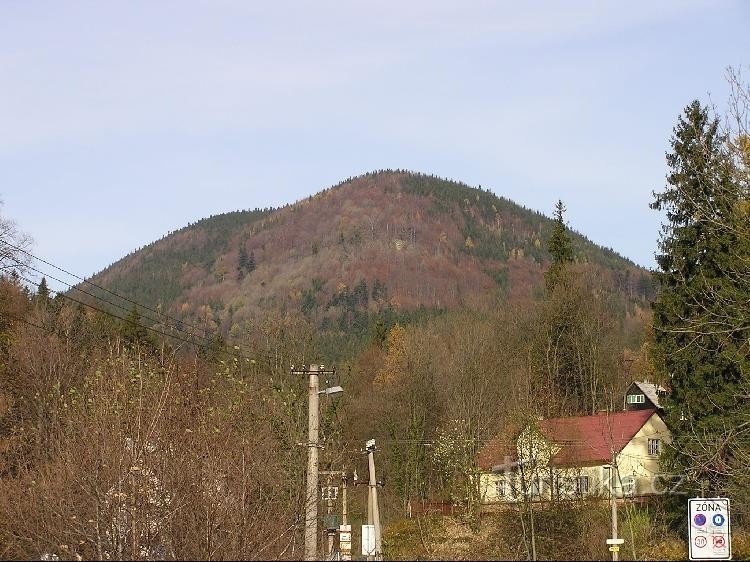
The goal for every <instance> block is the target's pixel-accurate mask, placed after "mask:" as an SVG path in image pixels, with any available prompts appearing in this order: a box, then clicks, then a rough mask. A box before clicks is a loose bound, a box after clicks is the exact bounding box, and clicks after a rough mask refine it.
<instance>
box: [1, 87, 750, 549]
mask: <svg viewBox="0 0 750 562" xmlns="http://www.w3.org/2000/svg"><path fill="white" fill-rule="evenodd" d="M732 76H734V75H732ZM730 84H731V86H732V99H731V101H732V103H730V111H729V113H728V114H727V115H723V116H722V115H714V114H713V113H712V112H711V111H710V110H709V109H707V108H705V107H703V106H702V105H701V104H700V103H699V102H692V103H691V104H689V105H688V106H687V107H686V108H685V110H684V112H683V113H682V114H681V115H680V116H679V118H678V120H677V123H676V125H675V128H674V134H673V136H672V138H671V140H670V146H671V148H670V152H669V153H668V155H667V180H666V184H665V185H664V186H662V187H658V188H657V189H656V191H655V193H654V199H653V203H652V206H653V208H654V209H655V211H657V212H661V213H662V216H663V221H664V222H663V228H662V231H661V233H654V237H655V238H657V236H658V238H659V242H658V246H657V247H655V251H656V255H657V263H658V268H657V270H656V271H653V272H649V271H646V270H644V269H642V268H640V267H638V266H636V265H635V264H633V263H632V262H630V261H628V260H627V259H625V258H623V257H621V256H619V255H617V254H616V253H615V252H613V251H612V250H609V249H605V248H601V247H599V246H597V245H595V244H594V243H593V242H591V241H589V240H588V239H586V238H585V237H584V236H582V235H581V234H579V233H577V232H575V231H574V230H572V229H571V228H570V226H569V225H568V223H567V221H566V218H565V206H564V204H563V202H562V201H557V202H556V201H551V202H550V209H551V210H553V212H552V217H551V218H547V217H545V216H543V215H541V214H540V213H536V212H533V211H529V210H527V209H523V208H521V207H519V206H517V205H515V204H514V203H512V202H511V201H509V200H507V199H503V198H500V197H497V196H496V195H495V194H494V193H493V192H492V191H490V190H489V189H483V188H481V187H476V188H473V187H469V186H466V185H464V184H461V183H459V182H455V181H451V180H446V179H441V178H436V177H433V176H429V175H424V174H417V173H413V172H407V171H402V170H395V171H379V172H373V173H370V174H365V175H363V176H359V177H357V178H350V179H348V180H346V181H344V182H342V183H341V184H339V185H337V186H333V187H331V188H329V189H326V190H323V191H321V192H320V193H318V194H316V195H314V196H311V197H309V198H308V199H305V200H302V201H298V202H296V203H294V204H290V205H287V206H285V207H283V208H280V209H256V210H254V211H237V212H232V213H227V214H224V215H219V216H214V217H209V218H207V219H204V220H202V221H199V222H197V223H195V224H191V225H188V226H186V227H185V228H183V229H181V230H178V231H176V232H171V233H168V234H167V235H166V236H165V237H164V238H162V239H161V240H158V241H156V242H154V243H153V244H150V245H148V246H146V247H144V248H140V249H138V250H136V251H134V252H133V253H131V254H130V255H128V256H125V257H124V258H123V259H122V260H120V261H118V262H117V263H115V264H112V265H111V266H110V267H108V268H106V269H105V270H104V271H102V272H101V273H100V274H98V275H96V276H95V277H93V278H91V279H80V278H79V279H77V280H76V281H75V282H72V281H70V278H67V279H68V283H69V284H68V285H67V288H60V290H59V291H56V290H51V289H50V285H51V283H50V282H49V281H50V280H53V279H56V280H58V281H59V280H60V279H64V276H63V274H64V273H68V274H69V273H70V272H65V270H63V269H61V267H62V266H61V265H60V264H54V263H53V261H54V260H52V259H51V258H49V259H46V260H45V259H41V258H40V257H39V256H37V255H36V254H35V253H34V249H33V244H32V242H31V239H30V238H29V236H27V235H26V234H25V233H24V232H23V230H22V228H21V227H20V226H19V225H17V224H15V223H14V222H13V220H12V218H10V217H0V271H2V276H0V558H3V559H46V560H52V559H55V560H56V559H61V560H62V559H71V560H74V559H75V560H81V559H97V560H113V559H299V558H301V557H302V555H303V531H304V509H305V505H306V502H307V501H308V499H307V498H306V496H305V470H306V469H305V467H306V454H307V449H306V448H305V447H304V446H303V445H304V444H305V442H306V441H307V431H308V428H307V401H308V396H307V382H308V381H307V380H306V379H305V378H304V377H301V376H299V375H294V374H292V370H293V368H294V366H303V365H310V364H325V365H327V366H334V365H335V374H333V375H331V376H330V377H328V378H327V379H326V380H324V381H321V385H323V384H325V385H326V386H333V385H340V386H342V387H343V388H344V393H343V394H342V395H341V396H340V397H335V398H334V397H330V398H329V397H326V396H323V397H321V427H320V435H321V443H322V446H323V447H322V448H321V449H320V452H319V455H320V467H321V469H322V470H328V471H343V472H345V473H346V474H348V475H350V476H351V477H352V478H353V475H354V473H355V471H356V473H357V474H358V476H359V480H360V481H363V480H366V478H367V457H366V456H365V455H363V454H362V450H363V447H364V443H365V441H366V440H368V439H375V440H376V443H377V452H376V459H377V465H378V468H377V470H378V479H379V480H382V488H380V491H379V494H380V503H381V507H380V514H381V515H380V517H381V519H382V521H383V526H384V538H383V549H384V555H385V557H386V558H387V559H515V560H523V559H532V558H533V557H535V558H538V559H568V560H574V559H602V558H607V557H609V555H610V553H609V552H608V551H607V547H606V545H605V538H606V537H608V536H609V534H608V533H609V507H608V505H606V503H601V502H598V501H594V500H591V499H584V498H578V499H575V498H574V499H561V500H559V501H556V502H555V501H551V502H550V504H549V505H548V506H546V508H545V509H543V510H539V511H538V512H537V513H535V514H534V515H533V516H531V518H530V513H529V512H528V511H527V510H526V508H525V507H524V506H523V505H522V504H520V503H519V504H518V505H514V506H512V507H510V508H509V509H508V510H501V511H493V512H487V511H485V510H483V509H482V506H481V502H480V498H479V494H478V490H477V484H476V483H477V479H476V475H477V474H478V472H479V466H478V455H479V452H480V451H481V450H482V448H483V447H484V446H485V445H486V444H487V443H488V442H489V441H490V440H491V439H494V438H497V437H498V436H501V437H505V438H508V439H512V438H513V436H514V435H515V434H516V433H517V431H518V429H519V428H521V427H523V426H524V425H525V424H527V423H528V422H529V421H531V420H537V419H539V418H540V417H543V418H550V417H559V416H570V415H587V414H596V413H597V412H601V411H603V410H606V411H615V410H618V409H621V408H622V404H623V392H624V390H625V388H627V386H628V385H629V384H630V383H631V382H632V381H633V380H649V381H652V382H656V383H660V384H662V385H664V386H665V387H668V388H669V389H670V395H669V397H668V398H667V399H666V403H665V414H664V415H665V419H666V421H667V424H668V426H669V428H670V430H671V432H672V434H673V436H674V442H673V444H672V446H670V448H669V449H668V450H667V451H665V454H664V455H663V464H664V471H665V473H669V474H672V475H678V476H679V477H680V478H679V482H678V484H677V485H676V486H675V487H673V488H672V489H671V490H670V493H667V494H664V495H663V496H660V497H658V498H655V499H654V500H653V501H650V502H645V503H636V502H631V503H628V502H626V503H625V504H624V505H623V506H622V507H621V508H620V511H621V515H620V517H621V520H620V525H621V529H622V533H623V534H622V536H623V537H625V539H626V541H627V544H626V545H625V547H624V548H623V550H622V552H621V558H622V559H628V560H629V559H633V560H637V559H682V558H685V557H686V546H685V540H684V537H685V532H686V528H685V524H684V519H685V510H686V501H685V499H686V498H687V497H691V496H694V495H699V494H704V495H707V496H708V497H711V496H731V497H732V501H733V504H732V505H733V512H732V517H733V525H734V530H735V536H736V538H735V545H734V547H733V548H734V552H735V557H739V558H741V557H746V556H750V538H748V534H747V531H746V529H747V521H748V519H747V518H748V516H750V513H748V512H747V506H748V505H750V492H749V491H750V469H748V467H750V439H748V436H749V435H750V433H748V431H750V429H749V428H750V403H749V402H748V400H749V397H750V387H749V386H748V383H749V382H750V381H749V379H748V372H749V370H748V369H749V368H750V350H749V349H748V342H750V328H748V326H750V322H749V320H750V318H749V317H748V314H750V313H749V312H748V310H750V309H748V307H747V303H748V302H750V284H749V283H748V280H749V278H748V275H747V272H748V271H749V270H750V268H749V266H750V220H748V219H750V217H749V216H748V213H750V193H749V192H748V189H749V186H750V184H749V183H748V180H749V179H750V175H749V174H748V172H749V171H750V141H748V138H750V137H748V131H747V116H748V114H747V109H748V107H749V106H748V102H749V101H750V97H749V96H748V89H747V87H746V86H744V85H743V84H742V82H741V81H740V80H739V79H738V78H737V77H734V78H732V79H730ZM349 482H350V483H351V484H352V485H351V486H350V488H349V520H350V522H351V524H352V525H353V528H354V529H358V526H359V525H360V524H362V523H364V522H365V521H366V518H367V506H366V492H365V487H359V486H354V485H353V479H350V480H349ZM321 516H322V515H321ZM532 521H533V523H532ZM529 524H531V528H530V527H529ZM532 529H533V531H532ZM532 532H533V533H534V536H535V539H534V541H535V542H534V544H535V547H534V550H533V553H532V550H531V547H530V544H531V543H530V537H531V533H532ZM358 540H359V539H358V537H355V541H354V542H355V544H354V549H353V550H354V551H355V552H356V551H357V549H358V547H359V544H358Z"/></svg>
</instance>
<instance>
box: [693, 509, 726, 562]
mask: <svg viewBox="0 0 750 562" xmlns="http://www.w3.org/2000/svg"><path fill="white" fill-rule="evenodd" d="M688 517H689V520H688V526H689V528H690V534H689V538H688V540H689V543H688V549H689V554H690V560H731V559H732V533H731V527H730V522H729V499H728V498H691V499H689V500H688Z"/></svg>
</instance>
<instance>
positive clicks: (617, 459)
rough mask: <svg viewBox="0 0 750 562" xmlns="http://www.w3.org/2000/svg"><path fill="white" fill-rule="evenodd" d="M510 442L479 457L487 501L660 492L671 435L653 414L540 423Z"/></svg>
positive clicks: (603, 415)
mask: <svg viewBox="0 0 750 562" xmlns="http://www.w3.org/2000/svg"><path fill="white" fill-rule="evenodd" d="M512 441H513V442H514V446H513V447H510V446H509V441H508V440H507V439H504V438H501V437H498V438H496V439H495V440H492V441H490V442H489V443H488V444H487V446H486V447H485V448H484V449H483V450H482V452H481V453H480V455H479V465H480V469H481V470H482V472H481V473H480V489H481V495H482V500H483V502H484V503H500V502H516V501H520V500H532V501H549V500H553V499H554V500H557V499H570V498H575V497H587V496H594V497H595V496H602V497H609V494H610V490H612V492H613V493H614V494H615V496H616V497H626V496H647V495H652V494H658V493H659V484H660V483H659V479H658V475H659V473H660V469H659V456H660V455H661V453H662V452H663V450H664V447H665V445H666V444H667V443H669V442H670V441H671V434H670V432H669V430H668V429H667V426H666V425H665V423H664V421H663V420H662V418H661V416H660V414H659V412H658V411H657V409H656V408H651V409H639V410H628V411H622V412H614V413H601V414H598V415H594V416H575V417H565V418H551V419H545V420H539V421H537V422H536V423H533V424H529V425H528V426H526V427H525V428H524V429H523V430H522V431H521V432H520V433H517V434H516V438H515V439H513V440H512ZM613 461H614V462H613ZM613 466H614V468H613Z"/></svg>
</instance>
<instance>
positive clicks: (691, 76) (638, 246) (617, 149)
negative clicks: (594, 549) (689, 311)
mask: <svg viewBox="0 0 750 562" xmlns="http://www.w3.org/2000/svg"><path fill="white" fill-rule="evenodd" d="M749 23H750V3H748V2H743V1H741V0H738V1H734V2H733V1H722V2H716V1H712V0H707V1H691V0H682V1H670V0H664V1H660V2H653V1H646V2H640V1H638V2H636V1H631V2H621V1H617V2H614V1H612V2H603V1H591V2H577V1H566V2H558V1H554V2H553V1H550V2H517V1H516V2H488V1H473V2H468V1H453V2H448V1H443V0H414V1H410V2H405V1H403V0H401V1H391V0H379V1H378V2H359V1H340V2H330V1H327V0H318V1H316V2H303V1H298V2H288V1H274V2H261V1H257V2H251V1H236V2H234V1H214V0H211V1H204V2H197V1H190V0H179V1H153V0H148V1H138V0H128V1H107V2H101V1H92V2H77V1H76V2H74V1H62V2H42V1H34V0H27V1H12V0H0V198H2V200H3V201H4V206H3V208H2V209H0V213H2V216H3V217H5V218H10V219H12V220H14V221H16V223H17V224H18V226H19V227H20V228H21V229H22V230H24V231H25V232H27V233H29V234H30V235H31V236H32V237H33V239H34V246H33V252H34V254H35V255H38V256H40V257H43V258H45V259H46V260H48V261H50V262H52V263H55V264H57V265H60V266H62V267H64V268H66V269H68V270H69V271H72V272H74V273H78V274H80V275H84V276H89V275H91V274H93V273H95V272H97V271H100V270H101V269H103V268H104V267H106V266H107V265H109V264H111V263H113V262H115V261H116V260H118V259H119V258H120V257H122V256H123V255H125V254H127V253H128V252H130V251H132V250H134V249H136V248H138V247H141V246H144V245H146V244H148V243H150V242H152V241H153V240H155V239H158V238H160V237H161V236H162V235H163V234H165V233H166V232H168V231H171V230H175V229H178V228H180V227H182V226H184V225H186V224H187V223H188V222H194V221H196V220H198V219H200V218H202V217H206V216H209V215H212V214H217V213H221V212H226V211H233V210H237V209H252V208H256V207H259V208H264V207H276V206H280V205H284V204H286V203H292V202H294V201H296V200H299V199H303V198H305V197H307V196H308V195H311V194H314V193H316V192H318V191H320V190H321V189H324V188H326V187H328V186H331V185H334V184H336V183H338V182H339V181H340V180H342V179H345V178H347V177H350V176H356V175H359V174H362V173H365V172H368V171H372V170H378V169H386V168H392V169H395V168H400V169H409V170H414V171H419V172H425V173H430V174H436V175H438V176H442V177H446V178H450V179H455V180H459V181H462V182H465V183H467V184H469V185H472V186H478V185H481V186H482V188H489V189H491V190H492V191H493V192H495V193H496V194H497V195H500V196H504V197H507V198H509V199H511V200H513V201H515V202H517V203H519V204H522V205H524V206H526V207H529V208H531V209H535V210H539V211H541V212H543V213H545V214H547V215H549V214H551V212H552V210H553V208H554V204H555V202H556V201H557V200H558V199H562V200H563V202H564V203H565V205H566V207H567V213H566V218H567V220H568V223H569V225H570V227H571V228H573V229H575V230H577V231H579V232H581V233H583V234H584V235H586V236H587V237H589V238H590V239H591V240H593V241H595V242H597V243H598V244H601V245H603V246H607V247H611V248H613V249H614V250H615V251H617V252H619V253H620V254H622V255H624V256H626V257H628V258H630V259H631V260H633V261H635V262H636V263H638V264H640V265H643V266H646V267H654V263H655V262H654V253H655V251H656V249H657V241H658V235H659V225H660V222H661V220H662V217H661V216H659V214H658V213H656V212H655V211H652V210H651V209H649V203H650V202H651V200H652V192H653V191H654V190H660V189H662V188H663V186H664V184H665V176H666V173H667V168H666V163H665V159H664V155H665V152H666V151H667V150H668V149H669V138H670V135H671V132H672V128H673V127H674V125H675V123H676V120H677V117H678V115H679V114H680V112H681V111H682V110H683V108H684V107H685V106H686V105H687V104H688V103H689V102H690V101H691V100H693V99H695V98H698V99H700V100H701V101H702V102H704V103H711V104H714V105H715V106H716V108H717V110H718V111H719V112H721V111H723V108H724V107H725V105H726V100H727V95H728V86H727V82H726V69H727V67H729V66H732V67H735V68H743V67H745V65H747V64H748V63H750V61H749V60H748V54H749V53H750V33H747V29H748V24H749ZM746 74H747V73H746Z"/></svg>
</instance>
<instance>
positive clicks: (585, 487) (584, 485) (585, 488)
mask: <svg viewBox="0 0 750 562" xmlns="http://www.w3.org/2000/svg"><path fill="white" fill-rule="evenodd" d="M588 493H589V477H588V476H579V477H578V478H577V479H576V494H578V495H579V496H585V495H586V494H588Z"/></svg>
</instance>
